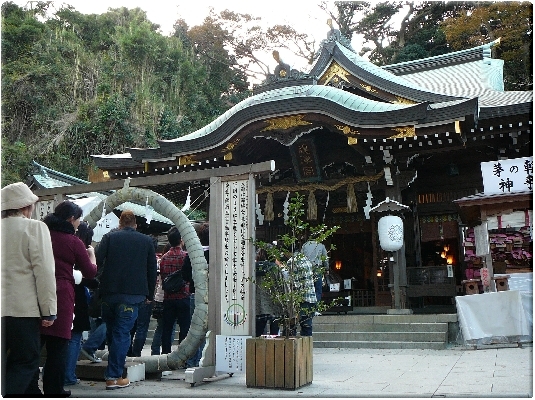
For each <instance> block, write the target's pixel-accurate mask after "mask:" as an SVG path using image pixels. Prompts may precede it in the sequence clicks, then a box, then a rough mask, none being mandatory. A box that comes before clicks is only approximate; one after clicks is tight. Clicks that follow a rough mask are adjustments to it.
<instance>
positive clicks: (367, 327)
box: [313, 319, 448, 333]
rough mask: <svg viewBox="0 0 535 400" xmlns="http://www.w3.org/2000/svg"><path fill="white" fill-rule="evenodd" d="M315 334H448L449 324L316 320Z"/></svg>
mask: <svg viewBox="0 0 535 400" xmlns="http://www.w3.org/2000/svg"><path fill="white" fill-rule="evenodd" d="M313 325H314V333H316V332H447V331H448V324H447V323H445V322H439V323H428V322H423V323H420V322H417V323H404V324H382V323H377V324H369V323H358V324H356V323H345V322H338V323H334V322H330V323H316V320H315V319H314V323H313Z"/></svg>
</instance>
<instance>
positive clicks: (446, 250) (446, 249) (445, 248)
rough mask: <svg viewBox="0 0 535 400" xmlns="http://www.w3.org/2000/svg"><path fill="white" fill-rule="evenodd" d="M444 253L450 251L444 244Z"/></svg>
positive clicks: (448, 246) (447, 245)
mask: <svg viewBox="0 0 535 400" xmlns="http://www.w3.org/2000/svg"><path fill="white" fill-rule="evenodd" d="M444 251H445V252H446V253H447V252H448V251H450V245H449V244H445V245H444Z"/></svg>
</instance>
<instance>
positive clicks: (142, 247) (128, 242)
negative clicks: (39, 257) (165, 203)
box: [96, 210, 156, 390]
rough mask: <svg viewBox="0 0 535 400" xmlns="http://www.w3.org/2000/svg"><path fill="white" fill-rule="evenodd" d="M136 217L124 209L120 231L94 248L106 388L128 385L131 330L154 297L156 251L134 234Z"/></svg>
mask: <svg viewBox="0 0 535 400" xmlns="http://www.w3.org/2000/svg"><path fill="white" fill-rule="evenodd" d="M136 228H137V224H136V217H135V215H134V213H133V212H132V211H131V210H124V211H123V212H122V213H121V217H120V218H119V230H117V231H115V232H109V233H107V234H106V235H104V236H103V237H102V240H101V241H100V244H99V245H98V247H97V249H96V258H97V265H98V268H99V273H101V275H100V286H99V291H100V294H101V296H102V320H103V321H104V322H105V323H106V327H107V334H106V338H107V341H108V366H107V367H106V372H105V379H106V389H107V390H112V389H120V388H124V387H127V386H129V385H130V381H129V380H128V378H123V370H124V365H125V363H126V354H127V353H128V348H129V347H130V341H131V337H130V331H131V330H132V327H133V326H134V323H135V322H136V319H137V317H138V309H139V307H140V305H141V304H142V303H143V302H145V301H146V300H147V299H149V300H152V299H153V297H154V287H155V285H156V252H155V251H154V244H153V241H152V238H151V237H149V236H147V235H144V234H142V233H139V232H136Z"/></svg>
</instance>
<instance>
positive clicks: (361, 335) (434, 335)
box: [313, 331, 448, 344]
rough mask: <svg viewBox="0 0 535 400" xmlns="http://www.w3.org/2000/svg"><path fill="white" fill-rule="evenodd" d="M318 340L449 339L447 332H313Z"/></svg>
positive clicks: (400, 340) (436, 340)
mask: <svg viewBox="0 0 535 400" xmlns="http://www.w3.org/2000/svg"><path fill="white" fill-rule="evenodd" d="M313 335H314V344H315V343H316V340H319V341H331V342H340V341H341V342H362V341H371V342H442V343H445V342H447V340H448V333H447V331H445V332H317V331H315V332H314V333H313Z"/></svg>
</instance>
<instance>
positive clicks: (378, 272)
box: [377, 269, 383, 278]
mask: <svg viewBox="0 0 535 400" xmlns="http://www.w3.org/2000/svg"><path fill="white" fill-rule="evenodd" d="M382 276H383V271H382V270H381V269H378V270H377V277H379V278H380V277H382Z"/></svg>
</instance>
